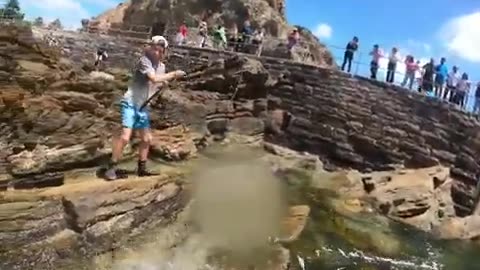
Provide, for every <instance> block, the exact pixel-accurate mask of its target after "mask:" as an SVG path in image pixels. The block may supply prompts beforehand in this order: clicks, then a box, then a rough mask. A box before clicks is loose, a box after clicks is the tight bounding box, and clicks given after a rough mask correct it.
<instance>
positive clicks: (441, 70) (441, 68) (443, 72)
mask: <svg viewBox="0 0 480 270" xmlns="http://www.w3.org/2000/svg"><path fill="white" fill-rule="evenodd" d="M446 61H447V60H446V59H445V57H442V59H440V65H438V66H436V67H435V96H436V97H438V98H441V97H442V93H443V88H444V86H445V81H446V79H447V76H448V68H447V64H446V63H445V62H446Z"/></svg>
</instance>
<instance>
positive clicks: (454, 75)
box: [447, 71, 460, 87]
mask: <svg viewBox="0 0 480 270" xmlns="http://www.w3.org/2000/svg"><path fill="white" fill-rule="evenodd" d="M459 80H460V74H459V73H458V72H453V71H450V73H448V77H447V85H448V86H452V87H455V86H457V84H458V81H459Z"/></svg>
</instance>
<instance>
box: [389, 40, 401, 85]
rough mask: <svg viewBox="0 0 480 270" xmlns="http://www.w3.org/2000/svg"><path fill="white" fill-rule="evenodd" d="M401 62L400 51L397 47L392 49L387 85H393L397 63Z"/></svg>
mask: <svg viewBox="0 0 480 270" xmlns="http://www.w3.org/2000/svg"><path fill="white" fill-rule="evenodd" d="M398 61H400V57H399V56H398V49H397V48H396V47H393V48H392V52H391V53H390V55H389V56H388V64H387V78H386V81H387V83H393V82H394V81H395V72H396V70H397V62H398Z"/></svg>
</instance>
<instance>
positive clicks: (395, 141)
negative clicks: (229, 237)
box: [0, 28, 480, 261]
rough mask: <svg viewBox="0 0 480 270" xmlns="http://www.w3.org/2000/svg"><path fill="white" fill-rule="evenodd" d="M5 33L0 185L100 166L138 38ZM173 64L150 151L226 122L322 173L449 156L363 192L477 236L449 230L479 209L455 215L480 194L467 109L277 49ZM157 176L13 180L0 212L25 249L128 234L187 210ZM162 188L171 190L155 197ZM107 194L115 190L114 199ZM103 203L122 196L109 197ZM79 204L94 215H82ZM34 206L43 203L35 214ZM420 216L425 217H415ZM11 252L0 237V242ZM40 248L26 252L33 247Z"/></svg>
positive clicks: (181, 52) (188, 56)
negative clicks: (50, 42) (83, 181)
mask: <svg viewBox="0 0 480 270" xmlns="http://www.w3.org/2000/svg"><path fill="white" fill-rule="evenodd" d="M2 31H5V32H2ZM0 32H2V33H4V34H3V35H2V34H0V41H1V42H2V43H3V44H4V45H5V46H2V47H1V48H0V55H1V56H2V62H1V66H0V70H2V71H3V74H2V73H1V72H0V75H1V76H4V77H2V78H5V79H4V80H1V81H2V82H3V84H2V86H1V87H2V88H1V91H0V101H1V102H0V118H1V119H2V121H1V123H2V124H0V127H1V130H2V131H1V133H0V142H1V143H2V144H1V146H2V151H1V155H2V156H1V157H0V158H1V162H0V165H1V167H2V169H3V171H2V180H1V181H2V182H0V184H1V185H0V186H1V187H2V188H3V189H14V190H15V189H27V188H28V189H30V188H32V187H48V186H58V185H63V184H65V181H66V180H65V178H64V175H63V173H62V172H63V171H65V170H68V169H71V168H78V167H85V166H92V165H98V164H99V162H100V161H101V160H102V159H103V158H104V157H106V156H108V155H109V152H110V149H109V146H110V138H111V136H112V132H114V131H115V129H116V128H118V127H119V126H118V118H119V115H118V110H117V108H116V101H118V100H119V99H120V98H121V95H122V93H123V91H124V89H126V79H127V77H128V76H127V73H128V68H129V63H131V62H133V61H134V60H135V57H136V54H138V52H139V50H140V48H141V46H139V44H131V43H127V42H124V41H122V40H120V39H118V38H108V37H92V36H89V35H86V34H81V35H75V34H72V33H70V34H66V33H60V34H59V35H58V38H59V40H60V41H61V42H60V44H61V45H62V46H63V57H62V56H60V54H59V53H58V52H52V53H50V52H48V50H47V49H46V48H44V47H42V46H41V45H38V44H37V42H36V41H35V39H34V38H33V36H32V33H31V32H30V31H29V29H21V30H19V29H17V28H11V29H10V28H2V30H1V31H0ZM113 41H115V42H113ZM29 44H30V45H29ZM39 44H40V43H39ZM100 45H102V46H103V45H106V46H108V48H109V50H110V52H111V53H110V55H111V58H110V59H109V61H108V63H107V69H106V71H108V72H109V73H111V74H113V75H114V76H113V80H111V78H110V76H99V75H98V73H94V74H90V73H88V72H86V70H88V68H85V67H86V66H89V65H91V62H90V61H88V59H89V58H91V57H92V54H93V52H94V51H95V49H96V48H97V47H99V46H100ZM4 48H6V49H4ZM85 59H87V60H85ZM168 68H169V69H177V68H181V69H184V70H186V71H188V73H189V77H188V78H187V80H185V81H178V82H174V83H172V84H171V85H170V90H167V91H165V92H164V93H163V95H162V98H161V99H159V100H158V101H157V102H154V103H153V104H152V111H153V112H152V127H153V129H154V131H153V132H154V135H155V137H156V138H157V139H156V140H155V141H156V142H155V144H154V145H153V154H154V156H156V157H160V158H163V159H165V160H171V161H175V160H184V159H186V158H188V157H190V156H192V155H195V152H196V150H197V148H198V147H199V146H204V145H205V141H206V140H207V139H206V138H207V137H208V136H209V135H212V134H213V135H215V138H217V139H221V138H223V137H225V135H226V134H228V133H230V132H232V131H233V132H235V133H241V134H244V135H248V136H256V135H264V138H265V139H266V140H268V141H270V142H273V143H276V144H280V145H284V146H287V147H289V148H292V149H294V150H298V151H305V152H310V153H312V154H314V155H317V156H319V157H320V158H321V159H322V161H323V162H324V163H325V167H326V168H328V169H330V170H335V169H336V168H347V169H350V168H356V169H359V170H360V171H362V172H363V173H368V172H371V171H379V170H380V171H381V170H391V169H397V168H398V167H406V168H407V169H415V168H420V167H430V166H437V165H443V166H448V167H450V168H451V170H450V173H448V170H445V169H443V167H438V168H435V169H429V170H425V171H422V172H421V177H417V176H418V175H417V174H415V173H414V172H412V171H409V170H406V171H403V172H402V173H399V174H400V176H395V177H391V178H390V180H388V181H387V180H386V179H388V177H387V178H385V177H380V178H375V177H372V179H367V178H368V176H364V177H367V178H364V179H363V180H364V181H363V182H364V183H363V184H365V186H366V188H365V189H366V190H369V188H368V186H370V187H371V186H372V185H373V187H374V188H373V189H372V190H371V191H370V192H371V194H370V198H373V199H375V200H376V204H375V206H377V208H378V209H379V210H381V211H384V213H385V214H386V215H389V216H390V217H392V218H394V219H396V220H400V221H402V222H405V223H409V224H412V225H415V226H417V227H419V228H424V229H426V230H429V229H431V228H432V227H435V229H436V230H438V231H439V234H442V235H447V236H445V238H462V237H463V238H471V237H475V236H472V234H465V233H464V234H463V235H465V236H462V237H459V234H462V233H463V232H461V233H459V232H458V230H453V229H452V230H448V228H450V229H451V228H452V227H454V229H455V228H456V227H459V226H460V227H461V226H462V224H467V225H468V226H467V225H466V227H468V228H473V229H475V228H476V225H475V222H476V220H477V219H475V218H470V217H469V218H467V219H468V220H467V219H462V220H460V221H459V219H456V218H457V217H456V216H465V215H470V214H471V213H472V211H473V208H474V206H475V202H476V199H477V198H476V190H475V187H476V184H477V182H478V179H477V175H478V173H479V171H480V170H479V168H480V165H479V163H478V161H477V160H476V158H477V157H478V156H479V154H480V140H479V139H480V138H479V137H478V134H479V133H478V131H480V124H479V122H478V121H477V120H476V119H475V118H473V117H471V116H469V115H467V114H465V113H463V112H460V111H458V110H456V109H455V108H452V107H450V105H448V104H443V103H438V102H437V101H435V100H430V99H428V98H426V97H423V96H420V95H417V94H414V93H411V92H406V91H405V90H403V89H400V88H395V87H392V86H389V85H385V84H382V83H377V82H372V81H369V80H364V79H360V78H351V77H349V76H347V75H344V74H343V73H341V72H338V71H335V70H332V69H328V68H320V67H316V66H309V65H304V64H298V63H293V62H290V61H288V60H282V59H275V58H267V57H264V58H256V57H253V56H245V55H235V54H233V53H230V52H218V51H215V50H210V49H199V48H188V47H182V48H173V49H172V50H171V53H170V57H169V59H168ZM133 146H135V144H133ZM127 152H128V151H127ZM127 157H128V155H127ZM307 165H308V166H310V165H311V164H310V163H308V164H307ZM307 165H305V166H307ZM448 174H449V175H450V176H449V177H447V176H445V175H448ZM387 176H388V174H387ZM165 177H166V178H168V174H166V175H163V176H162V177H160V178H155V179H150V180H151V181H148V180H146V181H142V182H134V184H126V183H123V182H120V184H114V185H113V186H111V185H108V184H107V183H102V182H98V183H95V184H92V185H91V186H90V185H87V186H83V185H82V186H77V187H82V188H81V191H78V193H76V192H77V191H75V192H72V193H70V191H69V187H68V185H64V186H61V187H58V188H55V189H50V190H48V189H47V191H44V190H41V191H38V192H33V193H30V192H28V191H27V192H25V194H28V196H27V197H24V196H19V197H18V196H17V194H23V192H21V193H16V192H20V191H15V196H14V197H11V194H9V192H10V191H9V192H6V193H2V197H1V198H0V209H2V208H3V209H5V211H2V212H1V214H2V215H3V216H2V217H0V222H4V223H3V224H5V225H4V226H3V227H5V228H7V227H10V225H11V224H12V222H13V223H15V222H16V221H12V220H17V219H19V216H18V215H17V214H18V213H21V214H19V215H20V216H21V217H24V218H23V219H22V220H25V222H24V223H22V224H25V226H23V225H20V226H19V227H18V228H17V230H16V231H23V232H22V237H23V238H21V239H20V240H18V246H16V247H22V246H23V245H26V246H25V247H28V248H29V247H30V246H28V244H26V240H25V239H27V238H29V237H33V236H32V235H34V236H35V237H36V236H37V235H38V234H41V235H43V236H41V237H39V238H35V239H36V240H35V241H37V242H40V243H45V241H47V242H48V243H50V242H49V241H53V240H54V239H56V236H55V235H57V234H60V236H59V237H60V239H61V241H60V242H61V243H64V242H63V241H64V240H63V239H67V240H68V239H72V238H71V237H72V236H73V237H74V238H77V237H80V238H83V237H86V238H88V237H90V234H94V236H95V235H100V236H101V233H99V231H100V232H104V230H103V228H104V227H102V226H104V225H105V224H106V225H109V224H110V225H112V226H113V228H115V230H116V229H118V230H119V231H120V232H124V228H125V227H126V228H130V227H131V226H134V225H135V224H140V223H142V224H143V223H144V222H145V224H149V222H150V219H145V218H144V216H143V215H144V214H145V213H147V214H148V213H151V212H149V211H150V210H149V209H150V208H149V207H156V206H159V205H161V206H162V207H164V206H165V205H169V202H172V201H174V202H175V204H173V206H172V208H169V207H165V209H166V210H165V211H160V212H158V213H157V212H156V213H155V214H158V215H160V216H162V217H163V216H168V215H171V214H173V213H175V211H177V210H178V209H179V208H181V206H182V204H181V203H180V202H181V200H180V199H181V198H182V196H183V195H184V194H183V193H182V192H180V191H181V190H183V189H182V188H183V187H182V185H181V184H179V183H174V182H172V181H167V180H165ZM450 178H452V179H450ZM170 180H171V179H170ZM164 181H166V182H164ZM386 182H388V183H390V184H386ZM392 183H393V184H392ZM356 184H357V185H358V184H360V185H361V184H362V177H360V178H358V179H357V181H356ZM117 185H118V186H117ZM130 185H133V186H130ZM137 185H138V186H137ZM165 186H167V187H168V191H169V192H170V191H172V190H174V191H175V192H173V191H172V194H175V195H172V196H170V197H169V196H163V195H162V194H163V192H164V190H163V188H165ZM412 187H415V188H412ZM72 188H74V187H72ZM112 189H114V190H112ZM52 190H53V191H52ZM55 190H57V191H58V190H60V191H61V194H57V193H55V192H54V191H55ZM75 190H76V188H75ZM375 190H376V191H375ZM94 191H98V193H95V192H94ZM124 191H125V194H122V192H124ZM177 191H178V192H177ZM418 191H420V192H421V194H419V193H418ZM362 192H365V191H363V189H362ZM90 193H91V194H90ZM449 193H450V194H449ZM4 194H6V195H4ZM88 194H90V195H92V194H93V197H92V196H89V195H88ZM105 194H117V195H118V196H117V195H115V196H117V197H115V199H112V200H109V199H108V198H106V197H108V196H106V195H105ZM132 194H133V195H132ZM445 194H447V197H446V198H444V197H443V196H444V195H445ZM54 195H55V196H54ZM56 195H58V196H56ZM29 196H32V198H34V199H30V197H29ZM122 196H123V197H122ZM132 196H133V197H135V198H136V199H135V200H134V201H135V203H134V204H131V203H126V202H125V200H126V199H125V198H126V197H128V198H129V199H131V198H132ZM82 198H87V202H86V201H85V199H82ZM88 198H89V199H88ZM32 200H33V201H35V202H36V203H32ZM450 200H453V203H452V202H450ZM38 202H41V203H38ZM111 204H112V205H117V204H118V205H120V206H121V207H120V206H119V208H118V209H117V208H115V207H113V206H112V207H113V208H114V209H111V208H108V207H110V206H111ZM164 204H165V205H164ZM452 204H454V205H452ZM107 206H108V207H107ZM453 206H455V208H456V209H455V210H456V211H454V210H453V209H452V208H453ZM104 207H107V208H108V210H106V209H107V208H104ZM6 209H16V210H15V211H6ZM32 209H33V210H32ZM82 209H87V210H88V209H90V210H91V209H94V211H95V213H94V214H92V213H87V214H85V213H83V212H82V211H84V210H82ZM90 210H88V211H90ZM137 210H138V212H136V211H137ZM42 211H44V212H42ZM88 211H87V212H88ZM37 212H38V213H45V214H44V215H42V217H39V216H38V214H37ZM105 212H112V213H114V214H112V216H109V215H107V214H105ZM440 212H443V214H440ZM137 214H138V215H137ZM425 214H426V215H425ZM435 215H437V216H438V215H443V216H444V217H445V220H448V222H450V223H452V224H453V225H452V226H450V227H448V226H447V228H446V229H445V228H444V227H442V224H437V223H435V222H437V221H441V220H442V218H435V217H434V216H435ZM425 216H427V217H428V218H426V220H427V222H425V220H422V218H423V217H425ZM154 217H158V219H162V217H159V216H154ZM38 218H42V219H41V220H42V221H41V224H43V225H42V226H39V227H38V228H35V226H32V225H31V223H29V222H30V220H36V219H38ZM432 219H435V220H433V222H430V221H431V220H432ZM132 220H133V221H132ZM138 220H140V223H136V222H137V221H138ZM417 221H418V222H417ZM22 222H23V221H22ZM103 222H106V223H103ZM124 222H125V223H124ZM429 222H430V223H429ZM45 224H52V226H53V227H54V228H51V227H49V226H46V225H45ZM132 224H134V225H132ZM425 224H427V225H428V226H426V227H424V225H425ZM459 224H460V225H459ZM44 225H45V226H44ZM106 225H105V226H106ZM433 225H434V226H433ZM437 225H438V226H437ZM0 227H2V226H1V225H0ZM96 229H98V231H96ZM42 230H43V231H42ZM89 230H90V231H89ZM115 230H114V229H111V230H107V231H108V233H110V232H112V231H115ZM5 231H6V233H5V234H2V235H5V241H6V242H5V243H12V242H13V241H14V240H12V239H13V236H12V235H13V234H12V232H11V231H7V229H5ZM86 231H88V232H89V233H88V234H85V233H84V232H86ZM128 233H129V232H128V230H127V234H128ZM452 235H453V236H452ZM100 236H98V238H95V237H97V236H95V237H94V239H97V240H98V239H102V238H101V237H100ZM22 239H23V240H22ZM97 240H94V241H97ZM22 241H23V242H22ZM98 241H100V240H98ZM67 242H68V241H67ZM73 242H74V243H80V244H82V243H84V242H82V241H80V242H78V241H73ZM86 243H89V242H88V241H87V242H86ZM12 245H13V244H12ZM7 249H8V248H5V247H4V246H2V249H1V250H7ZM12 252H13V251H12ZM55 252H57V251H55ZM55 252H53V253H55ZM8 254H9V255H8V256H14V255H15V254H14V253H8ZM41 255H42V254H41V253H32V258H37V257H38V256H40V257H41ZM35 256H37V257H35ZM67 256H68V255H67ZM47 257H48V256H47ZM2 261H3V260H2Z"/></svg>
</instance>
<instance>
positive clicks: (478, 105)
mask: <svg viewBox="0 0 480 270" xmlns="http://www.w3.org/2000/svg"><path fill="white" fill-rule="evenodd" d="M358 48H359V39H358V37H353V38H352V40H350V41H349V42H348V43H347V46H346V48H345V53H344V57H343V63H342V66H341V69H342V71H345V69H346V71H347V72H348V73H350V71H351V67H352V61H353V57H354V55H355V52H357V51H358ZM369 55H370V56H371V57H372V59H371V61H370V78H371V79H373V80H377V79H378V78H377V74H378V70H379V66H380V65H379V64H380V60H381V59H382V58H387V59H388V62H387V72H386V77H385V81H386V82H387V83H394V82H395V74H396V71H397V65H398V63H400V62H401V61H403V62H404V64H405V74H404V78H403V81H402V83H401V86H402V87H407V88H408V89H410V90H412V88H413V85H414V83H415V82H417V84H418V89H417V90H418V92H424V93H425V94H427V95H428V96H431V97H434V98H438V99H440V100H444V101H446V102H451V103H454V104H456V105H458V106H459V107H460V108H462V109H466V106H467V103H468V97H469V96H470V91H472V89H473V90H474V91H475V92H474V98H475V100H474V102H473V104H474V105H473V112H474V113H475V114H480V82H479V83H477V85H476V86H475V87H473V86H472V84H473V82H472V81H471V80H469V76H468V74H467V73H466V72H463V73H461V72H460V71H459V68H458V67H457V66H453V67H452V68H451V70H450V71H449V69H448V66H447V60H446V58H444V57H442V58H441V59H440V62H439V63H438V64H437V63H436V62H435V59H434V58H431V59H430V61H429V62H428V63H426V64H423V65H422V64H421V63H420V61H419V60H415V58H414V56H412V55H407V56H406V57H405V59H402V58H401V57H400V55H399V50H398V48H396V47H393V48H392V50H391V51H390V53H389V54H388V55H386V54H385V53H384V51H383V50H382V49H381V48H380V46H379V45H378V44H375V45H373V48H372V50H371V51H370V52H369ZM417 74H420V76H419V77H418V78H417Z"/></svg>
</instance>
